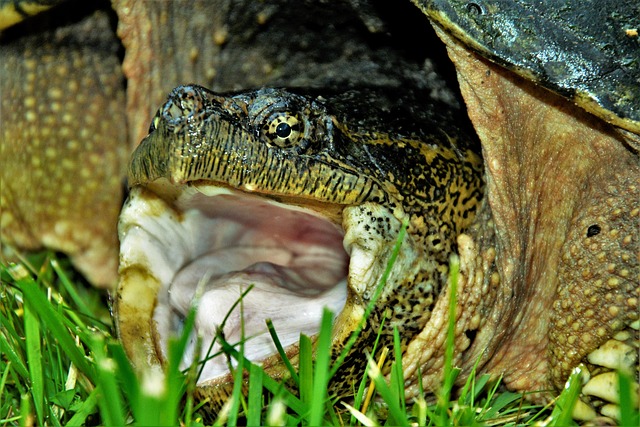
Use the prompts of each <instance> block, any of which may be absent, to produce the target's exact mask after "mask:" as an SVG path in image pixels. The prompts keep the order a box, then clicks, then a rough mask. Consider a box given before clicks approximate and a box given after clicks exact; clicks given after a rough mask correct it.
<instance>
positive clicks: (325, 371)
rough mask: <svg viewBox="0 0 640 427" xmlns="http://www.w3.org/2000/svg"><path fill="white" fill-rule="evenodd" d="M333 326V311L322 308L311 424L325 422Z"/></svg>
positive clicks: (310, 415)
mask: <svg viewBox="0 0 640 427" xmlns="http://www.w3.org/2000/svg"><path fill="white" fill-rule="evenodd" d="M332 328H333V313H332V312H331V311H330V310H328V309H327V308H326V307H325V309H324V310H322V321H321V323H320V334H319V336H318V342H317V346H316V362H315V367H314V368H315V372H314V375H313V401H312V402H311V405H310V406H311V408H310V409H311V412H310V414H309V425H312V426H319V425H321V424H324V422H323V414H324V408H325V402H326V400H327V385H328V384H329V361H330V360H331V330H332Z"/></svg>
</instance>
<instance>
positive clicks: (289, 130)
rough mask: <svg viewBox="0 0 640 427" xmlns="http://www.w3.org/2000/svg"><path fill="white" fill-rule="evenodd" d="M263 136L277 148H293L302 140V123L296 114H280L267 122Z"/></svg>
mask: <svg viewBox="0 0 640 427" xmlns="http://www.w3.org/2000/svg"><path fill="white" fill-rule="evenodd" d="M263 134H264V136H265V137H266V138H267V140H268V141H269V143H271V144H273V145H275V146H277V147H280V148H287V147H291V146H293V145H295V144H297V143H298V141H300V139H301V138H302V135H303V132H302V123H300V120H298V116H297V115H295V114H289V113H279V114H278V115H276V116H275V117H274V116H271V117H270V118H269V120H267V122H266V123H265V125H264V127H263Z"/></svg>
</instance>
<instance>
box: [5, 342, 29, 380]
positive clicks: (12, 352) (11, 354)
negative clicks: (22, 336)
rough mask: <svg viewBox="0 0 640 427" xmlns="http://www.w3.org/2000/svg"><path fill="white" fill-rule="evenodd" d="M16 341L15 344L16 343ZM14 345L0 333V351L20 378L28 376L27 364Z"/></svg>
mask: <svg viewBox="0 0 640 427" xmlns="http://www.w3.org/2000/svg"><path fill="white" fill-rule="evenodd" d="M19 342H20V341H18V342H17V343H16V344H18V343H19ZM16 347H17V346H14V345H11V343H9V341H7V337H5V335H4V334H2V333H0V352H2V354H3V355H4V357H6V358H7V360H8V361H9V363H11V365H12V367H13V369H15V370H16V372H17V373H18V375H19V376H20V377H22V378H29V371H28V370H27V366H26V365H25V364H24V362H23V361H22V358H21V357H20V356H19V355H18V353H17V352H16Z"/></svg>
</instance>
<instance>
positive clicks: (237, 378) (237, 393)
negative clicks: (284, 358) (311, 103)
mask: <svg viewBox="0 0 640 427" xmlns="http://www.w3.org/2000/svg"><path fill="white" fill-rule="evenodd" d="M244 332H245V330H244V299H242V300H240V354H244V348H245V347H244V342H245V333H244ZM229 369H230V370H231V372H233V391H232V392H231V408H230V411H229V423H228V424H229V425H231V426H234V425H236V424H237V421H238V412H239V410H240V400H241V399H242V376H243V371H244V363H243V359H240V360H238V365H237V366H236V368H235V371H234V369H233V367H232V366H231V364H229Z"/></svg>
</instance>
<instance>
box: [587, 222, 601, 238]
mask: <svg viewBox="0 0 640 427" xmlns="http://www.w3.org/2000/svg"><path fill="white" fill-rule="evenodd" d="M600 230H601V229H600V226H599V225H598V224H593V225H590V226H589V228H587V237H593V236H597V235H598V234H600Z"/></svg>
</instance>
